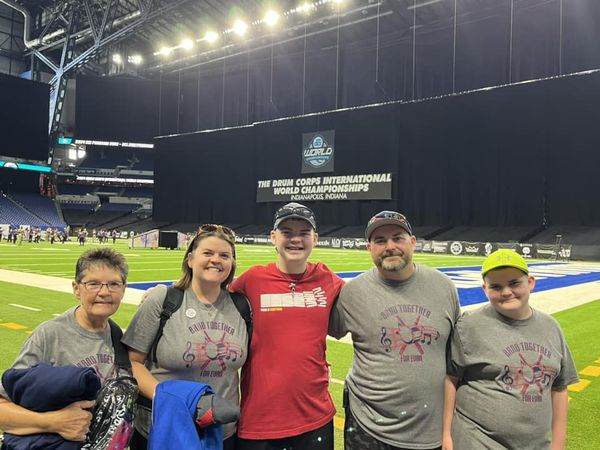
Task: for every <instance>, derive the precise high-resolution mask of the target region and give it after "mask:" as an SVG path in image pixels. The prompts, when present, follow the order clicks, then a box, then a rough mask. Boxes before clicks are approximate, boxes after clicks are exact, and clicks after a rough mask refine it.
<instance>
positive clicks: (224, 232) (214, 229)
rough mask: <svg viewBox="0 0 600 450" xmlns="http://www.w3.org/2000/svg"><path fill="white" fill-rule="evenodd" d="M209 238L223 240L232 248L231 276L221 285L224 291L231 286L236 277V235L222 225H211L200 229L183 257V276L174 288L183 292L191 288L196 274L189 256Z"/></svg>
mask: <svg viewBox="0 0 600 450" xmlns="http://www.w3.org/2000/svg"><path fill="white" fill-rule="evenodd" d="M209 237H216V238H219V239H222V240H224V241H225V242H227V243H228V244H229V245H230V246H231V251H232V265H231V272H229V275H228V276H227V278H226V279H225V280H224V281H223V282H222V283H221V287H222V288H223V289H226V288H227V286H228V285H229V283H231V282H232V281H233V277H234V276H235V269H236V262H235V235H234V234H233V231H231V229H229V228H227V227H224V226H222V225H212V224H211V225H202V226H201V227H200V229H199V231H198V233H197V234H196V236H194V239H192V241H191V242H190V245H188V248H187V250H186V251H185V256H184V257H183V261H182V262H181V272H182V273H183V275H182V276H181V278H180V279H179V280H178V281H177V283H175V284H174V285H173V287H176V288H178V289H181V290H185V289H187V288H188V287H190V285H191V284H192V278H193V276H194V273H193V271H192V269H191V268H190V266H189V265H188V258H189V255H191V254H192V253H193V252H194V250H196V248H198V245H199V244H200V242H201V241H203V240H204V239H206V238H209Z"/></svg>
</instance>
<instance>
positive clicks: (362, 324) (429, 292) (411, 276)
mask: <svg viewBox="0 0 600 450" xmlns="http://www.w3.org/2000/svg"><path fill="white" fill-rule="evenodd" d="M365 237H366V239H367V241H368V244H367V249H368V251H369V252H370V253H371V257H372V259H373V262H374V263H375V267H374V268H372V269H371V270H369V271H367V272H365V273H364V274H362V275H360V276H359V277H357V278H355V279H354V280H352V281H350V282H349V283H348V284H346V286H344V287H343V289H342V292H341V294H340V297H339V299H338V301H337V303H336V305H335V306H334V309H333V310H332V314H331V320H330V332H329V333H330V334H331V335H332V336H335V337H338V338H339V337H341V336H344V335H345V334H346V333H348V332H349V333H351V336H352V341H353V346H354V362H353V365H352V369H351V371H350V373H349V374H348V377H347V378H346V387H345V395H344V397H345V402H344V403H345V407H346V422H345V426H344V444H345V449H346V450H359V449H367V448H368V449H370V450H400V449H419V450H421V449H422V450H430V449H441V445H442V411H443V404H444V384H445V376H446V347H447V342H448V339H449V337H450V334H451V332H452V329H453V327H454V323H455V322H456V320H457V319H458V317H459V314H460V307H459V303H458V295H457V292H456V288H455V287H454V285H453V283H452V282H451V281H450V279H448V277H446V276H445V275H444V274H442V273H441V272H439V271H437V270H435V269H432V268H429V267H426V266H422V265H416V264H415V263H414V262H413V253H414V251H415V246H416V242H417V241H416V237H415V236H414V234H413V232H412V227H411V225H410V223H409V222H408V220H407V219H406V217H405V216H404V215H402V214H400V213H398V212H395V211H381V212H380V213H378V214H376V215H375V216H373V217H372V218H371V220H369V223H368V225H367V228H366V231H365ZM452 400H453V399H452Z"/></svg>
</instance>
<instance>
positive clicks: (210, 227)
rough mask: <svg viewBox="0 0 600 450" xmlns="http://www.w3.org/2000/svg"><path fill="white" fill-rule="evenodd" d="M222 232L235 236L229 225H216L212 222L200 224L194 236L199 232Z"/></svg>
mask: <svg viewBox="0 0 600 450" xmlns="http://www.w3.org/2000/svg"><path fill="white" fill-rule="evenodd" d="M219 231H221V232H223V233H224V234H226V235H228V236H231V237H232V238H235V233H234V232H233V230H232V229H231V228H229V227H226V226H225V225H217V224H214V223H205V224H204V225H200V228H198V233H197V234H196V236H198V235H199V234H201V233H214V232H219Z"/></svg>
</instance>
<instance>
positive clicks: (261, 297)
mask: <svg viewBox="0 0 600 450" xmlns="http://www.w3.org/2000/svg"><path fill="white" fill-rule="evenodd" d="M342 285H343V281H342V279H341V278H340V277H338V276H337V275H336V274H334V273H333V272H332V271H331V270H329V268H328V267H327V266H326V265H324V264H322V263H318V264H313V263H308V268H307V270H306V272H305V273H304V274H303V275H290V274H285V273H282V272H281V271H280V270H279V269H278V268H277V266H276V265H275V264H274V263H271V264H268V265H267V266H255V267H252V268H251V269H249V270H248V271H246V272H245V273H243V274H242V275H241V276H240V277H239V278H238V279H236V280H235V281H234V282H233V283H232V285H231V290H232V291H233V292H241V293H242V294H244V295H245V296H246V297H248V299H249V300H250V304H251V305H252V315H253V320H254V330H253V333H252V343H251V345H250V351H249V352H248V359H247V361H246V364H245V365H244V367H243V368H242V380H241V388H242V401H241V417H240V421H239V423H238V435H239V436H240V437H241V438H244V439H256V440H267V439H279V438H284V437H290V436H297V435H300V434H302V433H306V432H308V431H312V430H315V429H317V428H320V427H322V426H323V425H325V424H326V423H327V422H329V421H330V420H331V419H332V418H333V416H334V415H335V407H334V406H333V401H332V400H331V396H330V395H329V392H328V390H327V388H328V385H329V368H328V365H327V361H326V359H325V349H326V341H325V338H326V336H327V327H328V322H329V313H330V311H331V308H332V306H333V303H334V301H335V300H336V298H337V296H338V294H339V292H340V289H341V288H342ZM294 289H295V290H294Z"/></svg>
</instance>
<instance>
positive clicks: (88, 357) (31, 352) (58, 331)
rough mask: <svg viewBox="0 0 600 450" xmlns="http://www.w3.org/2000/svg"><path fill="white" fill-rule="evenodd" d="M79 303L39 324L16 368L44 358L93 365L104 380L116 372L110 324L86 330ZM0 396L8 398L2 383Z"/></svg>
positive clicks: (55, 362)
mask: <svg viewBox="0 0 600 450" xmlns="http://www.w3.org/2000/svg"><path fill="white" fill-rule="evenodd" d="M78 307H79V306H74V307H73V308H70V309H68V310H67V311H66V312H64V313H63V314H61V315H60V316H58V317H57V318H55V319H52V320H49V321H47V322H44V323H42V324H41V325H40V326H38V327H37V328H36V329H35V330H34V331H33V333H32V334H31V336H29V338H27V340H26V341H25V344H23V348H22V349H21V352H20V353H19V355H18V356H17V359H16V360H15V362H14V364H13V366H12V368H13V369H25V368H28V367H31V366H33V365H34V364H36V363H38V362H42V361H43V362H47V363H50V364H52V365H53V366H69V365H74V366H77V367H92V368H93V369H94V370H95V371H96V373H97V374H98V376H99V377H100V380H101V381H102V383H104V382H105V381H106V380H107V379H108V378H112V377H114V376H116V367H115V351H114V348H113V345H112V339H111V337H110V327H109V326H107V327H106V328H105V329H104V330H103V331H100V332H94V331H88V330H86V329H85V328H83V327H82V326H81V325H79V323H78V322H77V320H76V319H75V310H76V309H77V308H78ZM0 396H2V397H5V398H8V396H7V395H6V391H5V390H4V387H1V386H0Z"/></svg>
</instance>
